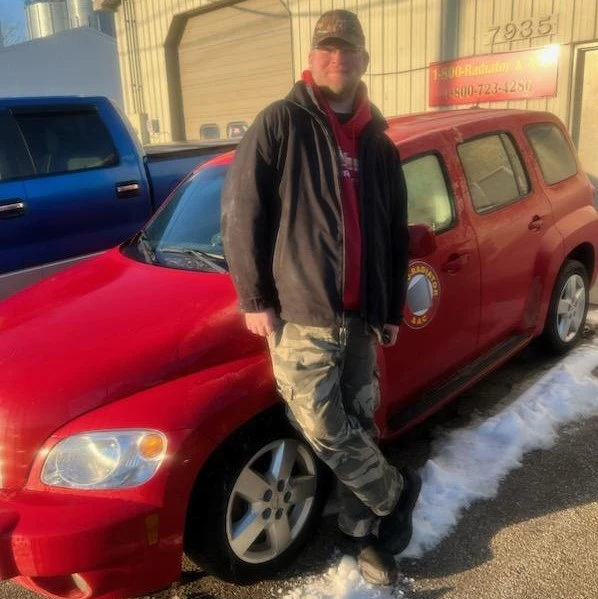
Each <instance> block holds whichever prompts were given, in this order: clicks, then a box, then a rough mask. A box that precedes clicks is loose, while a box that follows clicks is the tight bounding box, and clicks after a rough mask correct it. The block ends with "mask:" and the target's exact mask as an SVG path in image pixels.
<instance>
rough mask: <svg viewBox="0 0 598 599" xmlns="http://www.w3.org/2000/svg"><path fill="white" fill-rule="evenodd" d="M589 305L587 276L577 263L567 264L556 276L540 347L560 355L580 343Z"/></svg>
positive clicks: (574, 261) (568, 262)
mask: <svg viewBox="0 0 598 599" xmlns="http://www.w3.org/2000/svg"><path fill="white" fill-rule="evenodd" d="M589 301H590V286H589V279H588V273H587V271H586V269H585V267H584V265H583V264H582V263H581V262H579V261H578V260H567V261H566V262H565V263H564V264H563V266H562V268H561V271H560V272H559V275H558V277H557V280H556V283H555V285H554V289H553V292H552V297H551V299H550V306H549V308H548V314H547V316H546V324H545V326H544V331H543V333H542V337H541V341H542V345H543V347H544V348H545V349H546V350H548V351H549V352H551V353H553V354H564V353H566V352H567V351H569V350H570V349H571V348H572V347H573V346H574V345H575V344H576V343H577V342H578V341H579V339H580V337H581V335H582V333H583V330H584V327H585V322H586V315H587V312H588V306H589Z"/></svg>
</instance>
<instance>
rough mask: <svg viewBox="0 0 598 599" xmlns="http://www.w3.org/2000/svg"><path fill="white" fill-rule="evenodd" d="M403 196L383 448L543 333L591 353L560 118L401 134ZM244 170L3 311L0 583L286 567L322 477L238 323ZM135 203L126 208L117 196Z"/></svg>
mask: <svg viewBox="0 0 598 599" xmlns="http://www.w3.org/2000/svg"><path fill="white" fill-rule="evenodd" d="M389 135H390V137H391V138H392V139H393V140H394V141H395V142H396V144H397V145H398V146H399V147H400V151H401V155H402V157H403V159H404V164H405V174H406V178H407V184H408V189H409V214H410V221H411V222H412V223H413V226H412V257H413V259H412V261H411V265H410V268H409V274H408V277H409V293H408V301H407V306H406V308H405V325H404V326H403V327H402V331H401V335H400V342H399V344H398V345H397V346H396V347H393V348H390V349H385V350H380V353H379V363H380V370H381V387H382V405H381V408H380V410H379V412H378V423H379V426H380V429H381V431H382V435H383V439H384V440H389V439H392V438H393V437H395V436H397V435H399V434H400V433H402V432H403V431H405V430H406V429H408V428H409V427H411V426H413V425H414V424H415V423H417V422H419V421H421V420H422V419H424V418H426V417H427V416H428V415H429V414H430V413H432V412H433V411H434V410H437V409H438V408H439V407H440V406H441V405H443V404H444V403H446V402H447V401H449V400H450V399H451V398H453V397H454V396H455V395H456V394H457V393H459V392H460V391H461V390H463V389H464V388H466V387H468V386H470V385H472V384H473V383H474V382H475V381H477V380H479V379H480V378H481V377H483V376H484V375H485V374H487V373H488V372H490V371H491V370H493V369H495V368H496V367H497V366H499V365H500V364H501V363H503V362H504V361H505V360H507V359H508V358H509V357H510V356H512V355H513V354H514V353H515V352H517V351H519V350H520V349H521V348H522V347H524V346H525V345H527V344H528V343H530V342H531V341H532V340H533V339H534V338H535V337H541V338H542V340H543V341H544V343H545V344H546V345H547V346H548V347H550V348H551V349H553V350H554V351H557V352H564V351H566V350H568V349H569V348H570V347H572V346H573V345H574V344H575V343H576V341H577V340H578V338H579V336H580V333H581V331H582V329H583V326H584V322H585V317H586V311H587V306H588V291H589V288H590V285H591V284H592V282H593V281H594V279H595V277H596V262H595V256H596V252H597V244H598V214H597V213H596V210H595V209H594V207H593V205H592V198H593V189H592V187H591V185H590V183H589V182H588V179H587V178H586V176H585V175H584V173H583V172H582V169H581V167H580V164H579V162H578V160H577V158H576V155H575V150H574V147H573V145H572V144H571V141H570V139H569V137H568V135H567V133H566V131H565V129H564V127H563V125H562V124H561V123H560V121H559V120H558V119H556V118H555V117H554V116H553V115H551V114H548V113H536V112H525V111H513V110H494V111H493V110H480V109H471V110H465V111H456V112H436V113H428V114H421V115H415V116H407V117H404V118H397V119H394V120H392V121H391V126H390V129H389ZM231 158H232V157H231V155H230V154H229V155H225V156H221V157H219V158H217V159H216V160H213V161H212V162H210V163H208V164H207V165H204V166H202V167H201V168H199V169H198V170H197V171H196V172H194V173H193V174H192V175H191V176H189V177H188V178H187V179H186V180H185V181H184V182H183V183H182V184H181V185H180V186H179V187H178V188H177V189H176V190H175V191H174V192H173V194H172V195H171V197H170V199H169V201H168V202H167V203H166V204H165V205H164V206H163V208H162V209H161V210H160V211H159V212H158V213H157V214H156V215H155V216H154V217H153V218H152V220H151V221H150V222H149V223H148V225H147V226H146V227H145V228H144V229H143V230H142V231H141V232H140V233H138V234H137V235H136V236H135V237H134V238H133V239H131V240H130V241H129V242H127V243H125V244H123V245H122V246H121V247H119V248H116V249H114V250H111V251H109V252H107V253H105V254H103V255H102V256H99V257H97V258H94V259H91V260H89V261H87V262H85V263H83V264H81V265H78V266H76V267H74V268H72V269H70V270H68V271H65V272H63V273H60V274H58V275H56V276H54V277H53V278H50V279H48V280H46V281H43V282H42V283H40V284H38V285H36V286H34V287H32V288H30V289H29V290H26V291H24V292H23V293H21V294H18V295H16V296H14V297H12V298H10V299H9V300H7V301H5V302H3V303H2V304H1V305H0V332H1V334H0V372H2V376H1V377H0V422H1V423H2V426H1V427H0V533H1V534H0V575H1V577H2V578H4V579H8V578H16V580H17V581H18V582H20V583H21V584H23V585H25V586H27V587H28V588H30V589H33V590H35V591H37V592H39V593H41V594H44V595H46V596H50V597H64V598H67V597H68V598H70V599H77V598H87V597H125V596H132V595H142V594H145V593H148V592H151V591H153V590H156V589H159V588H161V587H164V586H166V585H168V584H169V583H171V582H173V581H176V580H178V578H179V576H180V566H181V556H182V553H183V551H186V552H187V554H188V555H189V556H190V557H191V558H192V559H193V560H195V561H197V562H198V563H200V564H201V565H202V566H203V567H205V568H206V569H208V570H209V571H211V572H213V573H215V574H217V575H219V576H221V577H223V578H225V579H227V580H233V581H239V582H242V581H248V580H252V579H255V578H260V577H265V576H268V575H269V574H271V573H272V572H273V571H275V570H277V569H279V568H280V567H282V566H283V565H285V564H286V563H288V562H289V561H290V560H291V559H292V558H293V556H294V555H295V554H296V553H297V552H298V551H299V549H300V547H301V546H302V544H303V542H304V541H305V540H306V539H307V538H308V536H309V534H310V532H311V531H312V529H313V527H314V526H315V525H316V524H317V519H318V515H319V513H320V510H321V508H322V505H323V502H324V499H325V488H326V484H325V483H326V473H325V470H324V469H323V468H322V467H321V465H320V464H319V463H318V461H317V460H316V459H315V458H314V456H313V454H312V452H311V451H310V449H309V448H308V446H307V445H306V444H305V443H304V442H303V441H302V440H301V439H299V438H298V437H297V436H296V434H295V433H294V432H293V431H292V430H291V429H289V427H288V426H287V424H286V421H285V419H284V416H283V413H282V408H281V402H280V401H279V400H278V398H277V395H276V392H275V387H274V383H273V379H272V373H271V369H270V364H269V360H268V356H267V351H266V345H265V343H264V341H263V339H261V338H258V337H255V336H252V335H251V334H249V333H248V332H247V331H246V330H245V329H244V327H243V320H242V317H241V315H240V314H239V312H238V311H237V308H236V298H235V293H234V289H233V287H232V284H231V281H230V279H229V277H228V275H227V273H226V263H225V261H224V259H223V256H222V247H221V238H220V233H219V221H220V216H219V212H220V210H219V206H220V191H221V187H222V182H223V178H224V176H225V172H226V169H227V165H228V164H229V163H230V161H231ZM123 201H126V200H123Z"/></svg>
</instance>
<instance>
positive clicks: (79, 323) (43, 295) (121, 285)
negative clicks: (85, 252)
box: [0, 250, 259, 486]
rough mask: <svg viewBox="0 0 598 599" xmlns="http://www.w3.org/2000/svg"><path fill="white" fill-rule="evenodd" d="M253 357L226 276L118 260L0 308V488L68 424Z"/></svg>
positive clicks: (60, 278) (85, 268)
mask: <svg viewBox="0 0 598 599" xmlns="http://www.w3.org/2000/svg"><path fill="white" fill-rule="evenodd" d="M239 335H241V336H242V337H243V338H244V339H245V341H246V342H244V343H239V342H238V340H239ZM257 351H259V346H258V344H256V340H254V339H253V338H252V337H251V336H249V335H247V333H246V332H245V331H244V330H243V327H242V319H241V315H240V314H239V313H238V311H237V309H236V296H235V292H234V289H233V286H232V284H231V281H230V277H229V276H228V275H226V274H216V273H201V272H191V271H180V270H175V269H169V268H163V267H158V266H153V265H148V264H143V263H139V262H136V261H134V260H131V259H129V258H127V257H125V256H123V255H121V253H120V252H119V250H112V251H110V252H108V253H106V254H103V255H101V256H99V257H97V258H93V259H91V260H88V261H86V262H84V263H82V264H80V265H78V266H75V267H74V268H71V269H69V270H67V271H64V272H62V273H60V274H58V275H56V276H54V277H52V278H50V279H47V280H45V281H42V282H41V283H39V284H38V285H35V286H34V287H31V288H30V289H27V290H25V291H24V292H22V293H20V294H17V295H15V296H13V297H11V298H9V299H8V300H6V301H4V302H2V303H0V372H1V373H2V374H1V376H0V423H2V426H1V427H0V448H1V449H2V454H3V455H2V456H1V457H2V460H1V462H0V463H3V464H5V465H8V466H6V467H7V468H8V471H6V470H5V471H4V472H2V474H3V477H4V482H5V486H6V483H7V480H10V481H12V482H13V483H17V484H19V485H20V484H22V483H23V481H24V478H25V475H26V472H27V470H28V468H29V466H30V464H31V459H32V457H33V455H34V453H35V452H36V451H37V450H38V449H39V447H40V445H41V444H42V443H43V442H44V441H45V440H46V439H47V438H48V437H49V436H50V435H51V434H52V433H53V432H54V431H55V430H56V429H57V428H59V427H61V426H63V425H64V424H65V423H67V422H68V421H70V420H72V419H74V418H76V417H77V416H79V415H81V414H83V413H85V412H87V411H90V410H93V409H94V408H97V407H99V406H101V405H103V404H106V403H109V402H112V401H115V400H117V399H121V398H123V397H126V396H128V395H131V394H133V393H136V392H138V391H140V390H143V389H147V388H149V387H153V386H155V385H159V384H161V383H164V382H166V381H168V380H170V379H173V378H176V377H179V376H182V375H184V374H186V373H188V372H192V371H194V370H198V369H200V368H208V367H210V366H213V365H216V364H218V363H222V362H224V361H226V360H228V359H231V358H232V357H233V356H232V354H233V352H234V356H235V357H242V356H243V355H244V354H248V353H252V352H257Z"/></svg>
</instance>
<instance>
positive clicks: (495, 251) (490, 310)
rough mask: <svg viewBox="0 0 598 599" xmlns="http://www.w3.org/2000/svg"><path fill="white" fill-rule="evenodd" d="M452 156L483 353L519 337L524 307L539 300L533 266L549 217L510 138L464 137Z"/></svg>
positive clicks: (543, 197)
mask: <svg viewBox="0 0 598 599" xmlns="http://www.w3.org/2000/svg"><path fill="white" fill-rule="evenodd" d="M457 153H458V155H459V158H460V162H461V165H462V168H463V171H464V174H465V178H466V180H467V184H468V188H469V195H470V202H469V206H470V210H471V222H472V224H473V227H474V229H475V231H476V235H477V239H478V246H479V252H480V261H481V273H482V278H481V285H482V286H481V303H482V317H481V323H480V324H481V326H480V338H479V345H480V350H481V351H483V350H485V349H489V348H491V347H493V346H495V345H497V344H498V343H500V342H502V341H506V340H508V339H509V338H513V339H515V337H516V336H517V335H520V334H523V330H524V328H525V317H526V313H527V312H530V311H531V310H530V309H529V308H528V307H529V306H530V305H531V303H533V302H534V301H536V303H537V302H538V301H539V298H540V293H541V289H542V281H541V280H540V277H539V276H536V274H535V264H536V258H537V255H538V251H539V248H540V245H541V243H542V238H543V236H544V234H545V232H546V231H548V230H550V228H551V226H552V222H553V216H552V209H551V206H550V203H549V201H548V199H547V197H546V195H545V194H544V192H543V191H542V190H541V189H534V188H533V186H532V184H531V181H532V180H531V179H530V176H529V174H528V172H527V170H526V168H525V165H524V162H523V160H522V158H521V155H520V152H519V150H518V146H517V142H516V139H515V137H514V136H513V135H511V134H509V133H507V132H505V131H499V132H490V133H485V134H483V135H477V136H476V137H473V138H469V139H467V138H466V137H465V139H464V141H463V142H462V143H460V144H459V145H458V147H457ZM534 298H535V299H534Z"/></svg>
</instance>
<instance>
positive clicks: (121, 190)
mask: <svg viewBox="0 0 598 599" xmlns="http://www.w3.org/2000/svg"><path fill="white" fill-rule="evenodd" d="M140 193H141V186H140V185H139V182H138V181H123V182H122V183H117V184H116V197H118V198H133V197H135V196H138V195H139V194H140Z"/></svg>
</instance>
